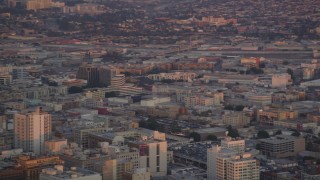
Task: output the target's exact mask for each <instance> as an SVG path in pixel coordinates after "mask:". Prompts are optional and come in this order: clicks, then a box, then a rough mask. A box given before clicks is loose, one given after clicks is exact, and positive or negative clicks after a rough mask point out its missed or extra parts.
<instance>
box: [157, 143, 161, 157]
mask: <svg viewBox="0 0 320 180" xmlns="http://www.w3.org/2000/svg"><path fill="white" fill-rule="evenodd" d="M159 154H160V144H157V155H159Z"/></svg>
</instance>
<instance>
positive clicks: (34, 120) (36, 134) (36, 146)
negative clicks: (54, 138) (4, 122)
mask: <svg viewBox="0 0 320 180" xmlns="http://www.w3.org/2000/svg"><path fill="white" fill-rule="evenodd" d="M13 124H14V135H15V140H14V142H15V143H14V144H15V145H14V146H15V147H16V148H22V149H23V150H24V151H25V152H33V153H35V154H42V153H44V152H45V146H44V145H45V141H47V140H49V139H50V138H51V133H52V130H51V129H52V126H51V115H50V114H48V113H47V112H44V111H43V110H42V107H39V108H37V109H36V110H35V111H34V112H31V113H26V114H15V116H14V122H13Z"/></svg>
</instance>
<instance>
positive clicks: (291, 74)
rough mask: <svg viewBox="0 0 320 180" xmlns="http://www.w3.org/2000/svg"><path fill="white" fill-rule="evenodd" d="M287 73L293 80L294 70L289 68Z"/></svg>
mask: <svg viewBox="0 0 320 180" xmlns="http://www.w3.org/2000/svg"><path fill="white" fill-rule="evenodd" d="M287 73H288V74H290V76H291V78H293V71H292V69H290V68H288V69H287Z"/></svg>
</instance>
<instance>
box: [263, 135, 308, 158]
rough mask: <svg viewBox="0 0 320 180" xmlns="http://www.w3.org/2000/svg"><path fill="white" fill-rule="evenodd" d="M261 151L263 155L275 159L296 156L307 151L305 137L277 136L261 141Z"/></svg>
mask: <svg viewBox="0 0 320 180" xmlns="http://www.w3.org/2000/svg"><path fill="white" fill-rule="evenodd" d="M259 146H260V151H261V153H262V154H263V155H266V156H268V157H273V158H284V157H290V156H296V155H297V154H298V153H299V152H302V151H304V150H305V139H304V137H295V136H288V135H277V136H275V137H270V138H266V139H260V140H259Z"/></svg>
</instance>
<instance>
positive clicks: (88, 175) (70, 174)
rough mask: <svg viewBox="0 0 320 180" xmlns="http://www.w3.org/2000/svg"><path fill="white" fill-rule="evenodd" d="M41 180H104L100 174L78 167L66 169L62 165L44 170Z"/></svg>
mask: <svg viewBox="0 0 320 180" xmlns="http://www.w3.org/2000/svg"><path fill="white" fill-rule="evenodd" d="M39 178H40V179H41V180H64V179H72V180H102V176H101V175H100V174H99V173H96V172H93V171H90V170H87V169H82V168H78V167H71V168H70V169H66V168H65V167H64V166H62V165H55V166H54V168H46V169H42V171H41V173H40V176H39Z"/></svg>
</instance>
